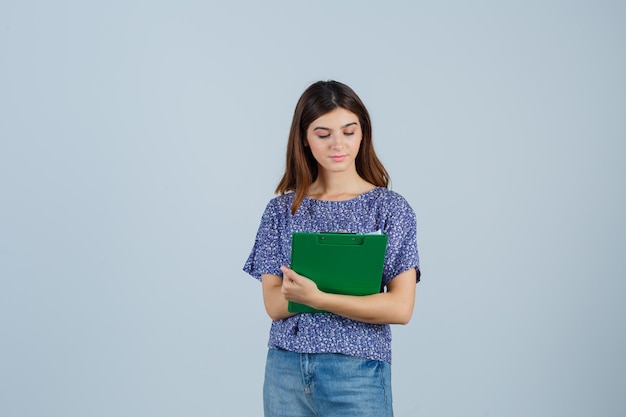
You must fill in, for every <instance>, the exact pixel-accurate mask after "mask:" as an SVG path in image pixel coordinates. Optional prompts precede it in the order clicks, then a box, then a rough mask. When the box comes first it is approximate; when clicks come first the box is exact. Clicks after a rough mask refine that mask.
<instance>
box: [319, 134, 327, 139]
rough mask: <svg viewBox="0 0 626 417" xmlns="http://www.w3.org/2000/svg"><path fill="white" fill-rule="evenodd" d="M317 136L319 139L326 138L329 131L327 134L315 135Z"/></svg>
mask: <svg viewBox="0 0 626 417" xmlns="http://www.w3.org/2000/svg"><path fill="white" fill-rule="evenodd" d="M317 137H318V138H320V139H326V138H329V137H330V133H329V134H327V135H317Z"/></svg>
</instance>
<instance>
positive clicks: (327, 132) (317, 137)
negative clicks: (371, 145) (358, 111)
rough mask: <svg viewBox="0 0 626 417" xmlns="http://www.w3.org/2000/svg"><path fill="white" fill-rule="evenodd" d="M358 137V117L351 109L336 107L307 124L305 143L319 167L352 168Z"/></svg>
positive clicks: (361, 133)
mask: <svg viewBox="0 0 626 417" xmlns="http://www.w3.org/2000/svg"><path fill="white" fill-rule="evenodd" d="M362 139H363V132H362V131H361V125H360V123H359V118H358V117H357V116H356V115H355V114H354V113H352V112H350V111H348V110H346V109H343V108H340V107H338V108H336V109H334V110H332V111H330V112H329V113H326V114H324V115H322V116H320V117H319V118H317V119H315V120H314V121H313V122H312V123H311V124H310V125H309V127H308V129H307V131H306V142H305V144H306V145H308V146H309V147H310V148H311V153H313V157H314V158H315V160H316V161H317V163H318V165H319V167H320V170H326V171H328V172H341V171H345V170H348V169H354V170H355V171H356V165H355V162H354V161H355V160H356V156H357V154H358V153H359V147H360V146H361V140H362Z"/></svg>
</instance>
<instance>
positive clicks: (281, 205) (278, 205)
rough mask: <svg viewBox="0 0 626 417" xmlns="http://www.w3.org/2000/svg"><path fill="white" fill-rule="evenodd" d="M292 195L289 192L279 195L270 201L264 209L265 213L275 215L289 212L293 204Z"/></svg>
mask: <svg viewBox="0 0 626 417" xmlns="http://www.w3.org/2000/svg"><path fill="white" fill-rule="evenodd" d="M293 198H294V193H292V192H289V193H286V194H281V195H278V196H275V197H273V198H271V199H270V201H269V202H268V203H267V206H266V207H265V212H266V213H267V212H274V213H275V214H278V213H282V212H285V210H287V211H288V210H290V209H291V205H292V204H293Z"/></svg>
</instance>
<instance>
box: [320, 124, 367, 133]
mask: <svg viewBox="0 0 626 417" xmlns="http://www.w3.org/2000/svg"><path fill="white" fill-rule="evenodd" d="M356 124H358V123H357V122H351V123H348V124H345V125H343V126H341V127H340V129H345V128H346V127H349V126H353V125H356ZM318 129H322V130H328V131H331V132H332V131H333V130H332V129H331V128H329V127H324V126H317V127H315V128H314V129H313V131H316V130H318Z"/></svg>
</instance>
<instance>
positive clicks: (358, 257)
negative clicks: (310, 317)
mask: <svg viewBox="0 0 626 417" xmlns="http://www.w3.org/2000/svg"><path fill="white" fill-rule="evenodd" d="M386 249H387V235H384V234H382V233H380V232H375V233H369V234H352V233H300V232H298V233H293V234H292V247H291V265H290V267H291V269H293V270H294V271H296V272H297V273H298V274H300V275H303V276H305V277H307V278H309V279H311V280H313V281H315V283H316V284H317V287H318V288H319V289H320V290H322V291H324V292H329V293H334V294H349V295H369V294H375V293H378V292H380V291H381V283H382V275H383V265H384V261H385V252H386ZM288 310H289V311H290V312H292V313H313V312H322V311H320V310H316V309H314V308H312V307H309V306H307V305H304V304H299V303H294V302H291V301H290V302H289V306H288Z"/></svg>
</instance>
